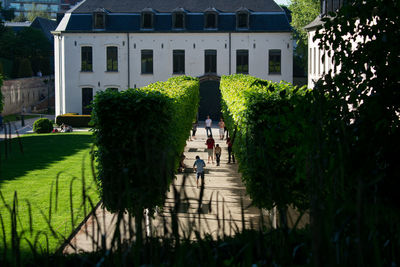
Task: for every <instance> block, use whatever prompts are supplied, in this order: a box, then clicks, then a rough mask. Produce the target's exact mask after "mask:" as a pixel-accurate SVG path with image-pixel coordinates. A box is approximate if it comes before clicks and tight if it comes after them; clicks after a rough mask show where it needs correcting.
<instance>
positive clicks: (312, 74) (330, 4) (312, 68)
mask: <svg viewBox="0 0 400 267" xmlns="http://www.w3.org/2000/svg"><path fill="white" fill-rule="evenodd" d="M320 2H321V11H320V15H319V16H318V17H317V18H315V20H314V21H312V22H311V23H310V24H308V25H307V26H306V27H305V29H306V30H307V37H308V38H307V39H308V73H307V74H308V75H307V76H308V81H307V86H308V88H313V87H314V84H315V82H316V81H317V80H319V79H320V78H321V77H322V75H323V74H325V73H328V72H329V71H330V70H332V69H333V61H332V57H329V53H328V52H329V51H327V50H321V49H320V48H319V44H320V40H319V39H315V40H314V36H315V34H316V33H317V29H318V28H321V27H322V24H323V22H322V21H321V18H323V17H327V16H329V12H335V11H337V10H338V9H339V8H341V7H342V5H343V3H344V2H345V0H320ZM324 55H325V57H324V58H323V56H324ZM336 71H337V70H336Z"/></svg>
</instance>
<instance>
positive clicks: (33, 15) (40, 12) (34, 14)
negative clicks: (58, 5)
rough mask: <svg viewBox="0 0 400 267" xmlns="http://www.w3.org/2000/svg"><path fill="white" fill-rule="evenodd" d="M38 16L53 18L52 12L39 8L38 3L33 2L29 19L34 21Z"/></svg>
mask: <svg viewBox="0 0 400 267" xmlns="http://www.w3.org/2000/svg"><path fill="white" fill-rule="evenodd" d="M36 17H41V18H45V19H51V17H50V14H49V13H48V12H45V11H43V10H39V9H37V7H36V4H33V8H32V10H31V11H30V12H29V13H28V20H29V21H34V20H35V18H36Z"/></svg>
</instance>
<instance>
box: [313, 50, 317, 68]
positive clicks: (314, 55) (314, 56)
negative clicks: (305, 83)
mask: <svg viewBox="0 0 400 267" xmlns="http://www.w3.org/2000/svg"><path fill="white" fill-rule="evenodd" d="M316 51H317V50H316V48H315V47H314V53H313V58H314V62H313V65H314V67H313V73H314V74H316V73H317V64H316V62H317V53H316Z"/></svg>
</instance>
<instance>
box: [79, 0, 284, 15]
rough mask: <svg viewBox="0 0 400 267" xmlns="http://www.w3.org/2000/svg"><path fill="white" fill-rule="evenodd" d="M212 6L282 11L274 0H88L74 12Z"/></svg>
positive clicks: (195, 9) (230, 10)
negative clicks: (101, 9) (102, 9)
mask: <svg viewBox="0 0 400 267" xmlns="http://www.w3.org/2000/svg"><path fill="white" fill-rule="evenodd" d="M210 7H214V8H215V9H217V10H219V11H221V12H225V13H233V12H236V11H237V10H238V9H240V8H243V7H245V8H247V9H249V10H250V11H252V12H282V8H281V7H280V6H278V5H277V4H276V3H275V2H274V1H273V0H86V1H85V2H83V3H82V4H81V5H80V6H79V7H78V8H76V9H75V10H74V11H73V13H88V12H93V10H95V9H96V8H104V9H106V10H108V11H109V12H111V13H139V12H141V11H142V10H143V9H145V8H153V9H154V10H155V11H157V12H166V13H169V12H172V11H173V10H174V9H176V8H184V9H185V10H187V11H189V12H204V11H205V10H206V9H207V8H210Z"/></svg>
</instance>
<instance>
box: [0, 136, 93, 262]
mask: <svg viewBox="0 0 400 267" xmlns="http://www.w3.org/2000/svg"><path fill="white" fill-rule="evenodd" d="M20 141H21V143H22V148H23V153H21V151H20V146H19V142H18V140H17V139H13V141H12V146H11V153H10V154H9V155H8V158H7V159H5V142H4V141H1V142H0V152H1V166H0V191H1V193H2V195H3V197H4V199H5V202H6V203H7V205H8V206H9V208H10V209H12V208H13V199H14V194H16V195H17V197H18V205H17V211H18V212H17V214H18V217H17V231H18V233H19V234H20V235H21V239H22V240H21V249H22V253H23V254H25V253H26V252H29V245H28V243H27V242H26V241H24V239H25V238H26V239H28V240H29V241H30V242H31V243H32V244H34V243H35V237H36V235H40V238H39V239H38V242H37V246H42V247H44V248H45V247H47V242H46V236H47V238H48V240H49V241H48V245H49V250H50V252H53V251H55V250H56V249H57V248H58V247H59V246H60V242H61V241H60V239H59V238H60V237H61V236H64V237H68V236H69V235H70V234H71V232H72V230H73V229H74V227H76V226H77V225H78V224H79V223H80V222H81V221H82V220H83V218H84V208H83V206H84V205H82V203H83V201H82V199H83V198H82V195H83V194H82V191H83V190H82V189H83V186H82V184H83V183H82V177H85V189H86V194H87V195H88V196H89V197H90V198H91V199H92V201H93V204H94V205H96V203H97V202H98V200H99V197H98V194H97V189H96V184H95V182H94V179H93V175H92V171H91V163H90V151H91V145H92V136H91V133H88V132H74V133H56V134H41V135H37V134H32V135H25V136H23V137H21V139H20ZM57 176H58V177H59V178H58V186H57V183H56V180H57V179H56V177H57ZM71 189H72V191H71ZM56 196H57V197H56ZM28 202H29V203H30V206H31V216H30V214H29V213H30V212H29V208H28V206H29V205H28V204H27V203H28ZM71 202H72V208H71ZM50 210H51V214H50V216H49V213H50V212H49V211H50ZM90 210H91V208H90V205H89V203H88V202H86V212H87V213H88V212H90ZM71 211H72V212H71ZM0 214H1V219H2V221H3V224H4V227H5V233H6V237H7V238H6V239H7V247H8V249H9V248H10V245H11V237H10V233H11V213H10V211H9V210H8V209H7V208H6V206H5V205H4V202H3V200H1V199H0ZM71 214H73V217H72V216H71ZM45 217H46V219H45ZM30 218H31V219H32V220H31V225H32V230H33V231H32V232H31V230H30V228H31V227H30ZM72 218H73V220H72ZM47 220H49V221H50V224H51V226H52V227H53V229H54V230H55V232H56V233H57V235H58V238H56V237H54V235H52V234H51V232H50V230H49V229H50V228H49V226H48V223H47ZM0 226H1V221H0ZM39 233H40V234H39ZM3 236H4V235H3V233H2V230H0V238H1V239H0V248H4V242H3Z"/></svg>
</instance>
